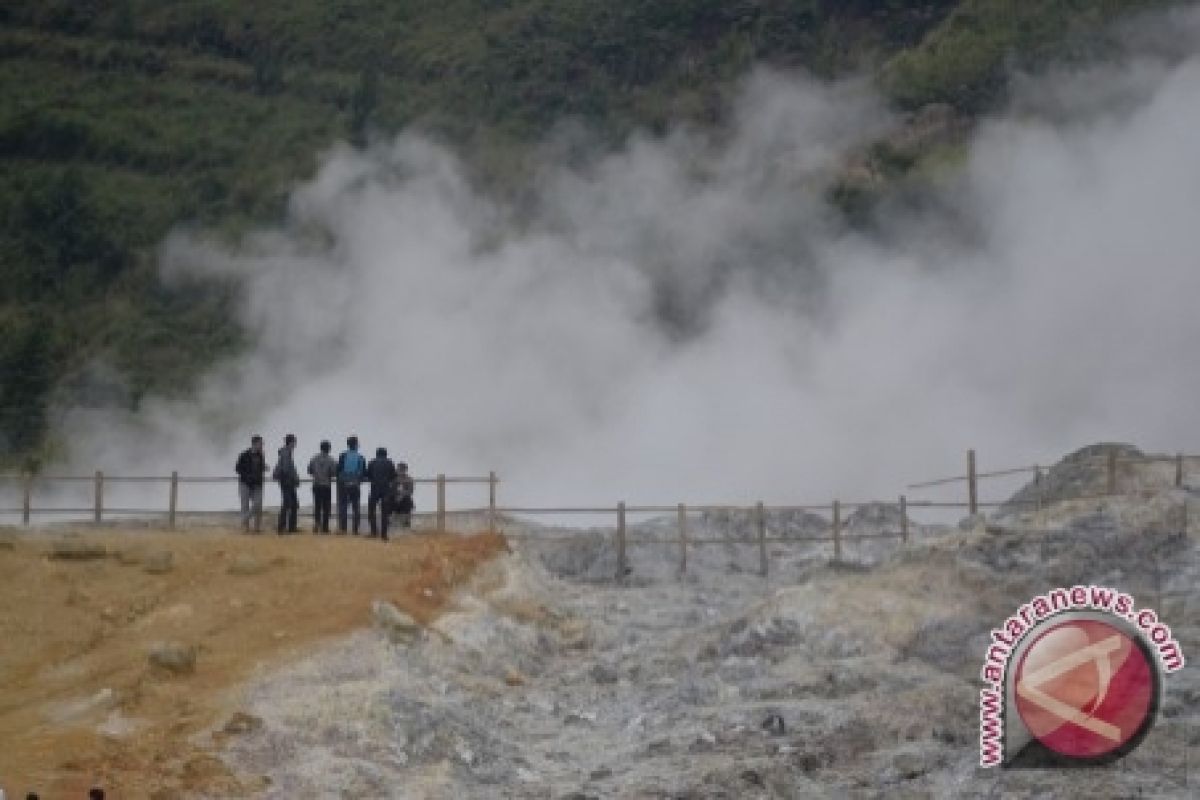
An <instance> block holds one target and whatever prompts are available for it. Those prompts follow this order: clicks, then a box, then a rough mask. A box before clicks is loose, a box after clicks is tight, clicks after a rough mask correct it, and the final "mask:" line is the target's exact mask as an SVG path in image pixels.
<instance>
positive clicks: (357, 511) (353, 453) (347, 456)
mask: <svg viewBox="0 0 1200 800" xmlns="http://www.w3.org/2000/svg"><path fill="white" fill-rule="evenodd" d="M366 476H367V460H366V459H365V458H363V457H362V453H360V452H358V437H357V436H351V437H349V438H348V439H346V449H345V450H343V451H342V454H341V455H340V456H338V468H337V498H338V533H345V532H346V521H347V520H346V517H347V516H348V513H347V512H348V511H349V510H350V508H353V509H354V515H353V522H354V535H355V536H358V526H359V519H360V518H361V516H362V495H361V493H360V492H359V486H360V485H361V484H362V482H363V478H365V477H366Z"/></svg>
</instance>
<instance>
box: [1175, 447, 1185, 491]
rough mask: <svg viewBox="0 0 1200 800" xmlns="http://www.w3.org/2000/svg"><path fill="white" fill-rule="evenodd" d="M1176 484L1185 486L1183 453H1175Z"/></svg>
mask: <svg viewBox="0 0 1200 800" xmlns="http://www.w3.org/2000/svg"><path fill="white" fill-rule="evenodd" d="M1175 485H1176V486H1183V453H1176V454H1175Z"/></svg>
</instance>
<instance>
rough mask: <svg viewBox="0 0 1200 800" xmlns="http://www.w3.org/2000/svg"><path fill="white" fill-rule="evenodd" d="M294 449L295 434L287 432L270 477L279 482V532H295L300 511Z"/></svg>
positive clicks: (298, 480) (298, 475) (298, 477)
mask: <svg viewBox="0 0 1200 800" xmlns="http://www.w3.org/2000/svg"><path fill="white" fill-rule="evenodd" d="M295 449H296V436H295V435H294V434H291V433H289V434H288V435H287V436H285V437H284V438H283V447H281V448H279V460H278V461H276V462H275V471H274V472H272V473H271V477H272V478H273V479H274V480H275V481H276V482H277V483H278V484H279V495H280V499H279V526H278V528H277V530H278V532H279V533H280V534H284V533H297V532H298V531H299V528H297V527H296V514H297V513H298V512H299V511H300V499H299V498H298V497H297V496H296V490H297V489H298V488H300V473H299V472H297V471H296V461H295V459H294V458H292V453H293V452H294V451H295Z"/></svg>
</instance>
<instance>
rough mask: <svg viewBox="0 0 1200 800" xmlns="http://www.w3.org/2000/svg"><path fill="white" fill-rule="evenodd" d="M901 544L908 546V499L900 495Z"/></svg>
mask: <svg viewBox="0 0 1200 800" xmlns="http://www.w3.org/2000/svg"><path fill="white" fill-rule="evenodd" d="M900 543H901V544H908V498H907V497H905V496H904V495H900Z"/></svg>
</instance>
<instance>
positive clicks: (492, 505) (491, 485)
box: [488, 470, 496, 533]
mask: <svg viewBox="0 0 1200 800" xmlns="http://www.w3.org/2000/svg"><path fill="white" fill-rule="evenodd" d="M488 530H489V531H491V532H492V533H495V532H496V471H495V470H492V471H491V472H489V473H488Z"/></svg>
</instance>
